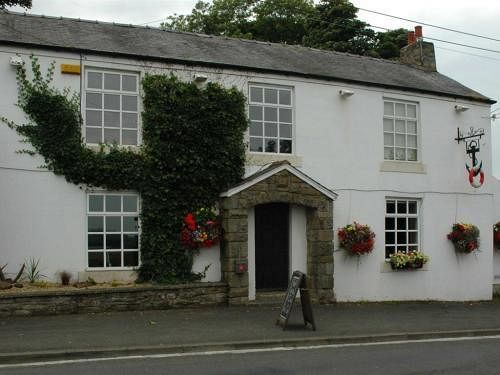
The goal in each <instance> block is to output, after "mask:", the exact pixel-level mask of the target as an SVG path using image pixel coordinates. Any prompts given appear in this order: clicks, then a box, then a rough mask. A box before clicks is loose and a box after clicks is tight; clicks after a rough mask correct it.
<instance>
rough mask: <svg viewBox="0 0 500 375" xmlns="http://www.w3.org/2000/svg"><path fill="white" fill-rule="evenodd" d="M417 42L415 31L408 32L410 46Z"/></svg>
mask: <svg viewBox="0 0 500 375" xmlns="http://www.w3.org/2000/svg"><path fill="white" fill-rule="evenodd" d="M415 41H416V39H415V32H414V31H410V32H408V45H411V44H413V43H415Z"/></svg>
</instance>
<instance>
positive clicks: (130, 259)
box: [123, 251, 139, 267]
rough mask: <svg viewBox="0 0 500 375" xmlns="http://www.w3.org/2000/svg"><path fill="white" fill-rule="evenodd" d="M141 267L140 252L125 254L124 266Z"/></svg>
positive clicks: (127, 252) (126, 252)
mask: <svg viewBox="0 0 500 375" xmlns="http://www.w3.org/2000/svg"><path fill="white" fill-rule="evenodd" d="M138 265H139V252H138V251H125V252H124V253H123V266H124V267H135V266H138Z"/></svg>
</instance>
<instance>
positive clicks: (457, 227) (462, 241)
mask: <svg viewBox="0 0 500 375" xmlns="http://www.w3.org/2000/svg"><path fill="white" fill-rule="evenodd" d="M447 237H448V239H449V240H450V241H451V242H453V245H454V246H455V250H456V251H458V252H461V253H472V252H473V251H475V250H478V249H479V229H478V227H476V226H475V225H473V224H465V223H455V224H453V228H452V231H451V232H450V233H448V236H447Z"/></svg>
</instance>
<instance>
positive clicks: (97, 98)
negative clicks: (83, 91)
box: [85, 92, 102, 109]
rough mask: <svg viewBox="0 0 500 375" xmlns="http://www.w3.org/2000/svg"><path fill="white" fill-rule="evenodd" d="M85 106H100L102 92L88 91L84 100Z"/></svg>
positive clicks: (96, 107) (99, 107) (98, 107)
mask: <svg viewBox="0 0 500 375" xmlns="http://www.w3.org/2000/svg"><path fill="white" fill-rule="evenodd" d="M85 104H86V108H95V109H101V108H102V94H99V93H95V92H88V93H87V95H86V100H85Z"/></svg>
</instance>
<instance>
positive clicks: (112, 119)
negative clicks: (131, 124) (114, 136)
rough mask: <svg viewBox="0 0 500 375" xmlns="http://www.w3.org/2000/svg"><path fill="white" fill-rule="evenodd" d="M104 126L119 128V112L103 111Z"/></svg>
mask: <svg viewBox="0 0 500 375" xmlns="http://www.w3.org/2000/svg"><path fill="white" fill-rule="evenodd" d="M89 125H90V124H89ZM104 126H109V127H112V128H119V127H120V112H109V111H104Z"/></svg>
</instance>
